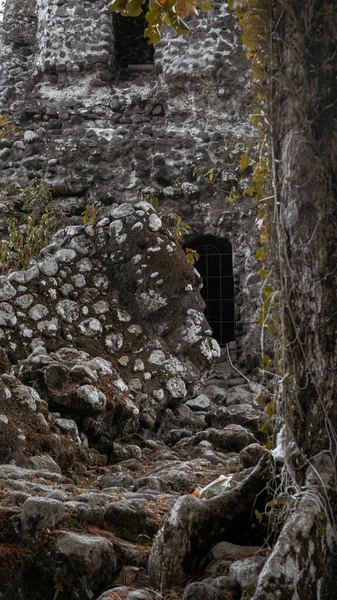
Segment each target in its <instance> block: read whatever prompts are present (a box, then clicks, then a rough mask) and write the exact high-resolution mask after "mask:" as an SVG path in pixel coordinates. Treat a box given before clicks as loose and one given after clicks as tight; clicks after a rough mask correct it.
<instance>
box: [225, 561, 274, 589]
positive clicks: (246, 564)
mask: <svg viewBox="0 0 337 600" xmlns="http://www.w3.org/2000/svg"><path fill="white" fill-rule="evenodd" d="M265 562H266V557H265V556H250V557H249V558H244V559H242V560H237V561H235V562H233V563H232V564H231V565H230V567H229V574H230V575H232V576H233V577H234V578H235V579H236V581H237V582H238V584H239V586H240V587H241V589H242V590H245V589H249V590H254V589H255V587H256V585H257V580H258V578H259V575H260V572H261V571H262V567H263V565H264V563H265Z"/></svg>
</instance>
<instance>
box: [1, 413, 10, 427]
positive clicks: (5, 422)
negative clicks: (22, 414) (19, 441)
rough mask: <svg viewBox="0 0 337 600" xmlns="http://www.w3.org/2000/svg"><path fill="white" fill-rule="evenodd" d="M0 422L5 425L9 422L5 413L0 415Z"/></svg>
mask: <svg viewBox="0 0 337 600" xmlns="http://www.w3.org/2000/svg"><path fill="white" fill-rule="evenodd" d="M0 423H4V424H5V425H8V423H9V420H8V417H6V415H0Z"/></svg>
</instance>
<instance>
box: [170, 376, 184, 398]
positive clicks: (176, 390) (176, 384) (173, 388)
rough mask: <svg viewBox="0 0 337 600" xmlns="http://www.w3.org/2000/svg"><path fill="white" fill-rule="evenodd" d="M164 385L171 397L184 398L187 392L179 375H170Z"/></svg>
mask: <svg viewBox="0 0 337 600" xmlns="http://www.w3.org/2000/svg"><path fill="white" fill-rule="evenodd" d="M165 386H166V389H167V390H168V391H169V393H170V394H171V396H172V398H184V397H185V396H186V394H187V389H186V386H185V383H184V381H183V380H182V379H180V378H179V377H171V379H169V380H168V381H167V382H166V384H165Z"/></svg>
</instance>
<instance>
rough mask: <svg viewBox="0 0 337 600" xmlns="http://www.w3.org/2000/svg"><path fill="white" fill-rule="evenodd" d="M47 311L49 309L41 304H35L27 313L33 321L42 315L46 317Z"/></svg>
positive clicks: (39, 319) (38, 319)
mask: <svg viewBox="0 0 337 600" xmlns="http://www.w3.org/2000/svg"><path fill="white" fill-rule="evenodd" d="M48 313H49V310H48V308H47V307H46V306H44V305H43V304H35V306H32V308H31V309H30V310H29V312H28V314H29V316H30V318H31V319H33V321H41V319H43V318H44V317H46V316H47V315H48Z"/></svg>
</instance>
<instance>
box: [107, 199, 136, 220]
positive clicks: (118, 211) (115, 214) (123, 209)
mask: <svg viewBox="0 0 337 600" xmlns="http://www.w3.org/2000/svg"><path fill="white" fill-rule="evenodd" d="M134 212H135V209H134V208H133V207H132V206H131V204H128V203H127V202H124V204H121V205H120V206H117V207H116V208H113V209H112V211H111V213H110V215H111V217H112V218H113V219H121V218H123V217H128V216H129V215H132V214H133V213H134Z"/></svg>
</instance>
